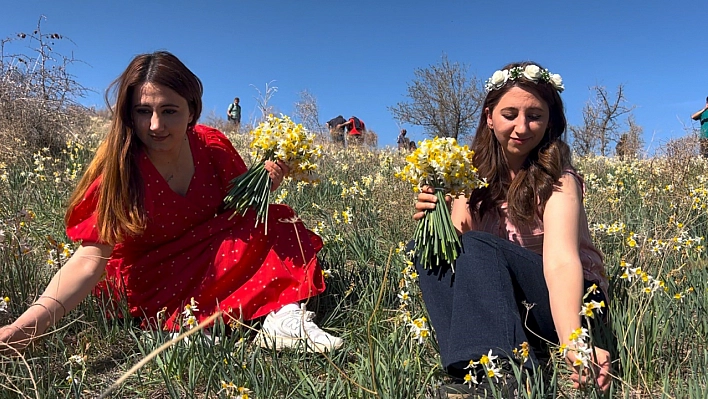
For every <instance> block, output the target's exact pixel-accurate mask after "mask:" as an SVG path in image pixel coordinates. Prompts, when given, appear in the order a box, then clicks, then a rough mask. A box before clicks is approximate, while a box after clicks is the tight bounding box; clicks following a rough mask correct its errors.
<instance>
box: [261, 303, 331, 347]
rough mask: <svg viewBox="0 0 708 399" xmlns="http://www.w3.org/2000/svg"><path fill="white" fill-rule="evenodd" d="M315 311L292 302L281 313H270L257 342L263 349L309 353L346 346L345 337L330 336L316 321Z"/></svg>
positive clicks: (279, 311)
mask: <svg viewBox="0 0 708 399" xmlns="http://www.w3.org/2000/svg"><path fill="white" fill-rule="evenodd" d="M314 317H315V313H314V312H309V311H307V310H306V309H305V304H304V303H303V304H301V305H300V306H299V307H298V305H297V304H294V303H291V304H289V305H285V306H283V307H282V308H281V309H280V310H278V311H277V312H270V313H269V314H268V316H266V319H265V321H264V322H263V328H261V331H259V332H258V335H257V336H256V339H255V343H256V344H257V345H258V346H260V347H261V348H273V347H275V349H276V350H281V349H283V348H298V347H302V346H304V347H305V350H306V351H308V352H316V353H325V352H330V351H332V350H335V349H337V348H339V347H340V346H342V344H343V343H344V341H342V339H341V338H339V337H335V336H333V335H330V334H328V333H326V332H324V331H322V329H320V328H319V327H317V324H315V323H314V322H312V319H313V318H314Z"/></svg>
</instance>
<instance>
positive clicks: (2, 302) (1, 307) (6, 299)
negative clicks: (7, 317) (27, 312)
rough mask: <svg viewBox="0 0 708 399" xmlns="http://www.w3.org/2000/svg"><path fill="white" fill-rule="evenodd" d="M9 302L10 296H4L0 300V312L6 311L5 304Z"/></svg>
mask: <svg viewBox="0 0 708 399" xmlns="http://www.w3.org/2000/svg"><path fill="white" fill-rule="evenodd" d="M9 304H10V297H7V296H6V297H4V298H2V300H0V312H3V313H7V305H9Z"/></svg>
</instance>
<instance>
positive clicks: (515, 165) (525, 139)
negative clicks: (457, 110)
mask: <svg viewBox="0 0 708 399" xmlns="http://www.w3.org/2000/svg"><path fill="white" fill-rule="evenodd" d="M484 112H485V115H486V117H487V125H488V126H489V128H490V129H492V130H494V136H495V137H496V139H497V141H498V142H499V144H500V146H501V148H502V151H503V152H504V155H505V156H506V160H507V162H508V164H509V168H510V169H511V170H512V171H513V172H514V173H516V172H517V171H518V170H519V169H520V168H521V166H522V165H523V163H524V161H525V160H526V157H527V156H528V155H529V153H530V152H531V151H532V150H533V149H534V148H536V146H537V145H538V144H539V143H540V142H541V140H542V139H543V136H544V134H545V133H546V129H547V128H548V120H549V110H548V104H546V102H545V101H543V100H542V99H540V98H538V97H536V96H535V95H534V94H532V93H530V92H528V91H526V90H524V89H522V88H519V87H512V88H511V89H509V91H507V92H506V93H505V94H504V95H503V96H502V97H501V99H500V100H499V103H497V105H496V106H495V107H494V109H493V110H490V109H489V108H486V109H485V110H484Z"/></svg>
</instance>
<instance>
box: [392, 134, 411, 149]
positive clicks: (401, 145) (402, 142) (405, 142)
mask: <svg viewBox="0 0 708 399" xmlns="http://www.w3.org/2000/svg"><path fill="white" fill-rule="evenodd" d="M406 133H408V132H407V131H406V129H401V132H400V133H399V134H398V137H397V138H396V144H398V149H399V150H408V149H410V144H409V143H410V142H411V140H410V139H409V138H408V137H406Z"/></svg>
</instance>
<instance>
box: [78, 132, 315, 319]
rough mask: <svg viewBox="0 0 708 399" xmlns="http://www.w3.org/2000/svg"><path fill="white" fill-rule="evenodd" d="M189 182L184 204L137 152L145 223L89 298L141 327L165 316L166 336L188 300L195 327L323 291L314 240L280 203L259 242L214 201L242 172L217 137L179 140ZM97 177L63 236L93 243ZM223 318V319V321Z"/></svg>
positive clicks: (251, 215) (245, 222)
mask: <svg viewBox="0 0 708 399" xmlns="http://www.w3.org/2000/svg"><path fill="white" fill-rule="evenodd" d="M187 136H188V137H189V144H190V147H191V149H192V156H193V158H194V176H193V177H192V181H191V182H190V184H189V189H188V190H187V193H186V195H185V196H181V195H179V194H177V193H175V192H174V191H172V189H171V188H170V187H169V185H168V184H167V181H165V179H164V178H163V177H162V176H161V175H160V173H159V172H158V171H157V169H156V168H155V167H154V166H153V164H152V163H151V162H150V160H149V159H148V158H147V155H146V154H144V153H143V154H142V155H141V159H140V161H139V166H140V171H141V174H142V178H143V184H144V193H145V208H146V212H147V216H148V223H147V226H146V229H145V231H144V233H143V234H142V235H141V236H139V237H130V238H128V239H126V240H125V241H124V242H122V243H118V244H117V245H116V246H115V247H114V250H113V253H112V255H111V258H110V260H109V261H108V265H107V267H106V278H105V279H104V280H103V281H101V282H100V283H99V284H98V286H97V288H96V290H95V293H96V294H97V295H101V296H104V295H108V297H109V298H117V297H119V296H121V295H125V297H126V298H127V302H128V306H129V311H130V313H131V315H132V316H135V317H141V318H147V319H151V318H154V317H156V314H157V313H158V312H160V311H161V310H163V309H164V308H166V316H167V322H166V323H165V326H166V328H177V327H179V325H178V323H180V321H179V317H180V312H181V311H182V309H183V307H184V305H185V304H186V303H189V301H190V299H191V298H192V297H194V299H195V300H196V301H197V302H199V309H200V311H199V312H197V313H196V314H195V316H197V318H198V319H199V320H200V321H201V320H203V319H205V318H207V317H208V316H209V315H210V314H211V313H213V312H214V311H216V310H217V309H221V310H223V311H225V312H228V313H229V314H230V316H232V317H235V318H239V317H242V318H243V319H246V320H249V319H253V318H256V317H260V316H265V315H266V314H268V313H269V312H271V311H274V310H278V309H279V308H280V307H282V306H283V305H287V304H289V303H293V302H297V301H300V300H304V299H306V298H309V297H311V296H314V295H317V294H320V293H322V292H323V291H324V288H325V286H324V280H323V277H322V272H321V270H320V268H319V266H318V264H317V258H316V254H317V252H318V251H319V250H320V249H321V248H322V241H321V239H320V238H319V237H318V236H317V235H315V234H314V233H313V232H311V231H310V230H308V229H306V228H305V226H304V225H303V224H302V222H300V221H299V220H298V221H295V220H293V218H294V217H295V216H296V215H295V212H294V211H293V210H292V209H291V208H289V207H288V206H285V205H270V208H269V213H268V234H267V235H266V234H264V227H263V225H262V224H261V225H259V227H257V228H256V227H254V226H255V224H256V221H255V212H248V213H247V214H246V216H244V217H242V216H240V215H236V216H234V217H233V218H232V219H231V220H229V217H230V216H231V215H232V213H233V212H232V211H223V208H222V201H223V198H224V196H225V195H226V192H227V190H228V184H229V182H230V181H231V179H233V178H234V177H236V176H238V175H240V174H242V173H244V172H246V165H245V164H244V162H243V160H242V159H241V157H240V156H239V155H238V153H237V152H236V150H235V149H234V147H233V145H232V144H231V142H230V141H229V140H228V139H227V138H226V136H224V135H223V134H222V133H221V132H219V131H217V130H215V129H211V128H208V127H205V126H200V125H197V126H195V128H194V129H193V130H190V131H189V132H188V133H187ZM99 184H100V179H99V180H97V181H95V182H94V183H93V184H92V185H91V186H90V188H89V189H88V191H87V193H86V196H85V198H84V200H83V202H81V203H80V204H79V205H78V206H76V207H75V208H74V210H73V212H72V213H71V215H70V217H69V223H68V224H67V228H66V231H67V235H68V236H69V238H71V239H72V240H74V241H83V242H84V243H97V242H100V241H99V240H98V232H97V230H96V213H95V210H96V204H97V202H96V201H97V198H98V186H99ZM227 319H228V318H227Z"/></svg>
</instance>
